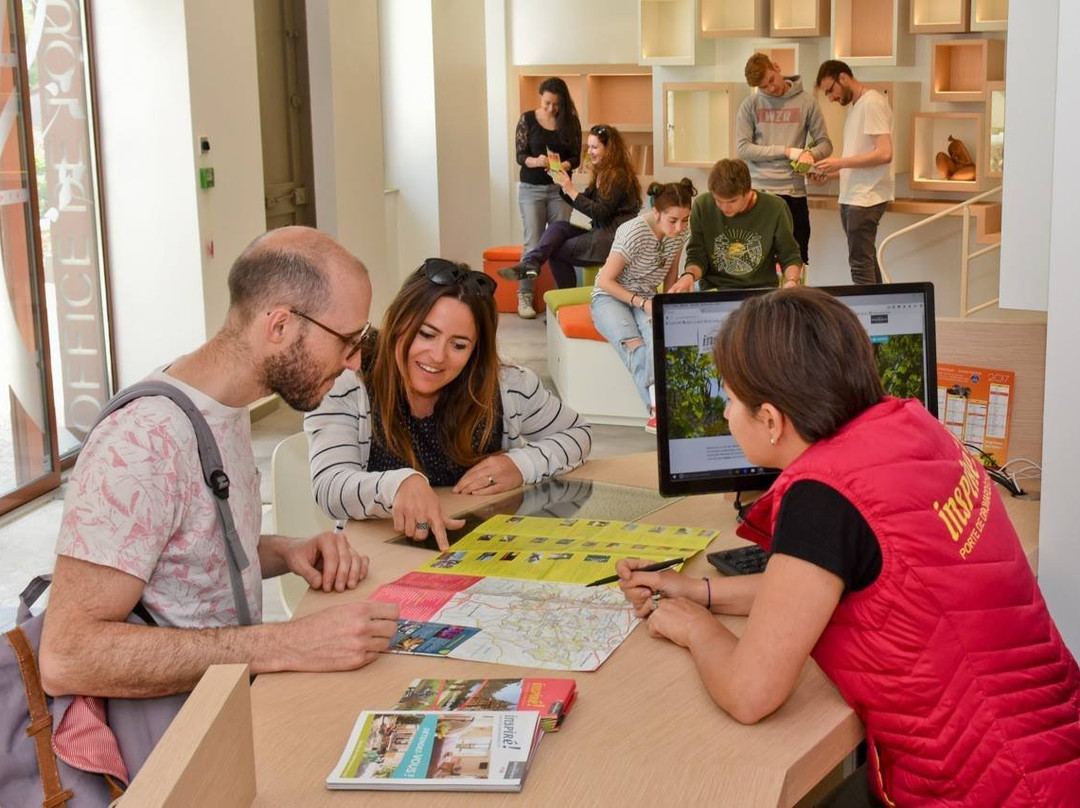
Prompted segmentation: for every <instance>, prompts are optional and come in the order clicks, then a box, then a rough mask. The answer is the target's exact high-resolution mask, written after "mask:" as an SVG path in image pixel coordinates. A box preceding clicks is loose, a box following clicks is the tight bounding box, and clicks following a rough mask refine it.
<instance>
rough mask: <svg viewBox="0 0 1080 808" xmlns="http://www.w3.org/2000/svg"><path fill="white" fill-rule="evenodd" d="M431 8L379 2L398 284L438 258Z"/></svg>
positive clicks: (414, 1)
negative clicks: (394, 196) (410, 270)
mask: <svg viewBox="0 0 1080 808" xmlns="http://www.w3.org/2000/svg"><path fill="white" fill-rule="evenodd" d="M431 4H432V0H380V2H379V44H380V48H381V50H380V63H381V71H382V75H381V87H382V98H383V147H384V154H385V167H386V184H387V186H390V187H393V188H397V189H398V191H399V193H398V197H397V199H398V206H397V231H398V238H397V253H398V273H399V274H398V282H399V283H400V281H401V279H402V278H403V277H404V275H405V272H406V269H405V268H407V267H414V268H415V267H416V266H418V265H419V264H420V262H421V261H423V260H424V259H425V258H427V257H429V256H432V255H438V254H439V184H438V177H439V166H438V153H437V150H436V133H435V79H434V50H433V48H434V42H433V35H432V10H431ZM463 92H467V90H463ZM478 181H479V178H478Z"/></svg>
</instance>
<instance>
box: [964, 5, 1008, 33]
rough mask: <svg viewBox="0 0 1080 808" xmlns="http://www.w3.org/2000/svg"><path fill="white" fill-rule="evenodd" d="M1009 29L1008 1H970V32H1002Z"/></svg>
mask: <svg viewBox="0 0 1080 808" xmlns="http://www.w3.org/2000/svg"><path fill="white" fill-rule="evenodd" d="M1008 27H1009V0H971V30H972V31H1004V30H1006V29H1007V28H1008Z"/></svg>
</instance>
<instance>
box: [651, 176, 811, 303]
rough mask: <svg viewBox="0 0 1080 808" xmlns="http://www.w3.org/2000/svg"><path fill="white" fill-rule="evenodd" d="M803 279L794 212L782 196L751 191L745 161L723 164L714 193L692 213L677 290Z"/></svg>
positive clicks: (785, 283) (696, 203)
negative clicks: (778, 272) (793, 228)
mask: <svg viewBox="0 0 1080 808" xmlns="http://www.w3.org/2000/svg"><path fill="white" fill-rule="evenodd" d="M777 265H779V266H781V267H783V281H782V285H783V286H795V285H797V284H798V283H799V280H800V278H801V277H802V267H803V263H802V257H801V255H800V254H799V245H798V244H797V243H796V242H795V237H794V236H793V235H792V232H791V213H790V212H789V211H788V208H787V205H785V204H784V202H783V200H781V199H780V198H779V197H777V196H773V195H772V194H768V193H765V192H762V191H755V190H753V189H752V188H751V187H750V170H749V169H748V168H747V166H746V163H744V162H743V161H742V160H720V161H719V162H718V163H717V164H716V165H714V166H713V168H712V171H711V172H709V193H708V194H702V195H701V196H699V197H698V198H697V199H696V200H694V206H693V207H692V208H691V210H690V241H689V243H688V244H687V246H686V271H685V272H683V273H682V275H680V276H679V279H678V280H677V281H676V282H675V284H674V285H673V286H672V287H671V289H670V291H672V292H688V291H690V290H691V289H693V288H694V283H695V282H697V281H702V286H703V287H704V288H706V289H748V288H754V287H776V286H777V277H776V267H777Z"/></svg>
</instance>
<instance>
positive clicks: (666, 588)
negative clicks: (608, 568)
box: [615, 558, 705, 617]
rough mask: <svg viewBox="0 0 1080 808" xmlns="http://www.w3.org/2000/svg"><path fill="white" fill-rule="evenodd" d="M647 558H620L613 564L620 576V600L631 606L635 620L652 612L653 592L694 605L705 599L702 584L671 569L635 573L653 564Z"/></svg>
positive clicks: (696, 579)
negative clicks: (628, 602)
mask: <svg viewBox="0 0 1080 808" xmlns="http://www.w3.org/2000/svg"><path fill="white" fill-rule="evenodd" d="M653 563H655V562H654V561H652V560H650V559H646V558H621V559H619V560H618V561H617V562H616V563H615V572H617V573H618V575H619V588H620V589H621V590H622V593H623V597H625V598H626V599H627V600H628V601H630V605H632V606H633V607H634V614H636V615H637V616H638V617H648V616H649V615H650V614H652V611H653V593H655V592H662V593H663V597H665V598H690V599H692V600H694V601H697V602H704V600H705V582H704V581H703V580H702V579H700V578H691V577H690V576H689V575H684V574H683V573H681V572H675V571H674V570H663V571H661V572H638V571H637V570H638V569H639V568H640V567H644V566H646V565H647V564H653Z"/></svg>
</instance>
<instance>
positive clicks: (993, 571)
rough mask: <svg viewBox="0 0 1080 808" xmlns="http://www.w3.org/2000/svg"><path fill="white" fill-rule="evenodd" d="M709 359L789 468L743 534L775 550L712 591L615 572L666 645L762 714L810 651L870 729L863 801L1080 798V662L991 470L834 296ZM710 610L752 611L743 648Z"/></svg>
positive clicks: (791, 310)
mask: <svg viewBox="0 0 1080 808" xmlns="http://www.w3.org/2000/svg"><path fill="white" fill-rule="evenodd" d="M714 359H715V360H716V365H717V370H718V372H719V375H720V377H721V378H722V379H723V381H724V385H723V386H724V392H725V396H726V397H727V398H728V402H727V410H726V413H725V415H726V417H727V419H728V422H729V425H730V429H731V434H732V435H733V436H734V437H735V439H736V440H737V441H738V443H739V445H740V447H741V448H742V449H743V452H744V453H745V454H746V456H747V457H748V458H749V460H750V462H751V463H753V464H754V465H760V466H766V467H774V468H779V469H781V470H782V471H781V474H780V477H779V478H778V479H777V480H776V482H775V483H774V484H773V486H772V487H771V488H770V489H769V491H768V492H767V493H766V494H765V495H764V496H763V497H761V499H759V500H758V501H757V502H756V503H755V504H754V506H753V507H752V508H751V510H750V512H749V514H748V516H747V519H746V522H745V523H744V524H743V526H742V527H741V528H740V531H739V532H740V535H743V536H744V537H745V538H750V539H752V540H754V541H757V542H758V543H759V544H761V545H762V546H763V547H764V548H765V549H767V550H770V552H771V555H770V558H769V563H768V566H767V567H766V571H765V572H764V573H763V574H761V575H755V576H745V577H743V578H731V579H719V580H710V581H708V582H705V581H702V580H701V579H694V578H689V577H687V576H684V575H682V574H681V573H676V572H670V571H668V572H660V573H650V572H641V571H637V568H638V567H639V566H642V565H643V564H644V563H647V562H639V561H636V560H629V561H624V562H620V566H619V572H620V576H621V578H622V580H621V582H620V585H621V586H622V588H623V591H624V592H625V593H626V596H627V598H628V599H629V600H630V601H631V602H632V603H633V604H634V605H635V607H636V609H637V611H638V614H639V615H640V616H642V617H646V616H647V617H648V626H649V631H650V633H651V634H653V635H654V636H659V637H665V638H667V639H669V640H671V641H673V642H676V643H678V644H679V645H682V646H684V647H686V648H688V649H689V650H690V651H691V653H692V655H693V658H694V660H695V663H696V664H697V667H698V670H699V672H700V674H701V677H702V679H703V681H704V683H705V685H706V687H707V688H708V690H709V692H710V694H711V695H712V697H713V699H714V700H715V701H716V703H717V704H718V705H720V706H721V707H723V708H724V709H725V710H727V711H728V712H729V713H731V715H732V716H733V717H734V718H736V719H737V720H739V721H743V722H745V723H753V722H756V721H758V720H760V719H762V718H764V717H765V716H767V715H769V714H770V713H772V712H773V711H774V710H776V709H777V708H778V707H779V706H780V705H781V704H783V702H784V701H785V699H786V698H787V697H788V695H789V694H790V693H791V691H792V689H793V688H794V686H795V682H796V680H797V678H798V675H799V672H800V670H801V669H802V666H803V664H804V663H805V661H806V658H807V657H808V656H813V658H814V659H815V661H816V662H817V663H818V664H819V665H820V666H821V668H822V670H823V671H824V672H825V673H826V674H827V675H828V676H829V678H831V679H832V681H833V682H834V683H835V684H836V686H837V688H838V689H839V690H840V692H841V694H842V695H843V696H844V698H845V699H846V700H847V702H848V703H849V704H850V705H851V706H852V708H853V709H854V710H855V711H856V712H857V713H858V715H859V717H860V718H861V719H862V721H863V723H864V724H865V726H866V738H867V748H868V764H867V767H866V772H865V774H866V778H867V781H868V786H869V792H870V793H869V794H867V795H866V798H867V802H866V804H884V805H889V806H893V805H897V806H906V805H927V804H935V805H949V806H973V807H974V806H980V808H983V807H985V806H1063V807H1064V806H1075V805H1078V804H1080V671H1078V669H1077V665H1076V662H1075V660H1074V659H1073V657H1072V655H1071V654H1070V653H1069V650H1068V649H1067V648H1066V647H1065V644H1064V643H1063V641H1062V639H1061V636H1060V634H1059V633H1058V631H1057V628H1056V627H1055V625H1054V622H1053V620H1052V619H1051V617H1050V614H1049V612H1048V611H1047V608H1046V603H1045V602H1044V600H1043V597H1042V594H1041V592H1040V591H1039V587H1038V583H1037V582H1036V580H1035V576H1034V575H1033V573H1032V571H1031V568H1030V566H1029V564H1028V561H1027V559H1026V557H1025V555H1024V552H1023V550H1022V548H1021V546H1020V542H1019V540H1018V538H1017V536H1016V531H1015V530H1014V529H1013V526H1012V524H1011V523H1010V522H1009V519H1008V516H1007V515H1006V513H1005V509H1004V506H1003V505H1002V503H1001V501H1000V499H999V498H998V494H997V491H996V490H995V489H994V487H993V485H992V484H991V482H990V480H989V478H988V477H987V475H986V472H985V470H984V469H983V467H982V466H981V465H980V464H979V463H978V462H976V461H975V459H974V458H972V456H971V455H970V454H969V453H968V452H967V451H966V450H965V449H964V447H963V446H962V445H961V444H960V443H959V442H958V441H957V440H956V439H955V438H954V437H953V436H952V435H951V433H949V432H948V431H947V430H946V429H945V428H944V427H942V426H941V425H940V424H938V422H937V421H936V419H934V417H933V416H932V415H930V414H929V413H928V412H927V411H926V410H925V409H924V408H923V407H922V405H921V404H919V402H918V401H914V400H898V399H894V398H889V397H887V396H885V394H884V392H883V390H882V388H881V383H880V381H879V378H878V371H877V367H876V364H875V361H874V354H873V348H872V347H871V345H870V342H869V339H868V337H867V335H866V332H865V331H864V330H863V328H862V326H861V325H860V323H859V321H858V320H857V319H856V317H855V315H854V314H853V313H852V312H851V310H850V309H848V307H847V306H845V305H844V304H843V303H841V302H840V301H838V300H836V299H835V298H833V297H831V296H830V295H828V294H827V293H825V292H823V291H821V290H815V289H807V288H800V289H787V290H782V291H779V292H773V293H771V294H768V295H763V296H761V297H757V298H752V299H749V300H747V301H746V302H744V303H743V304H742V306H740V308H739V309H738V310H737V311H736V312H735V313H734V314H732V315H731V316H729V317H728V319H727V320H726V321H725V322H724V324H723V325H722V326H721V328H720V332H719V334H718V336H717V341H716V346H715V349H714ZM656 591H660V592H663V593H664V597H663V598H661V599H656V598H653V597H651V596H652V593H653V592H656ZM710 611H711V612H718V613H728V614H748V615H749V616H750V619H749V620H748V622H747V626H746V631H745V632H744V634H743V635H742V637H741V638H736V637H735V636H734V635H733V634H731V633H730V632H729V631H728V630H727V629H726V628H724V626H723V625H722V624H721V623H720V622H718V621H717V620H715V619H714V618H713V616H712V614H710Z"/></svg>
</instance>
